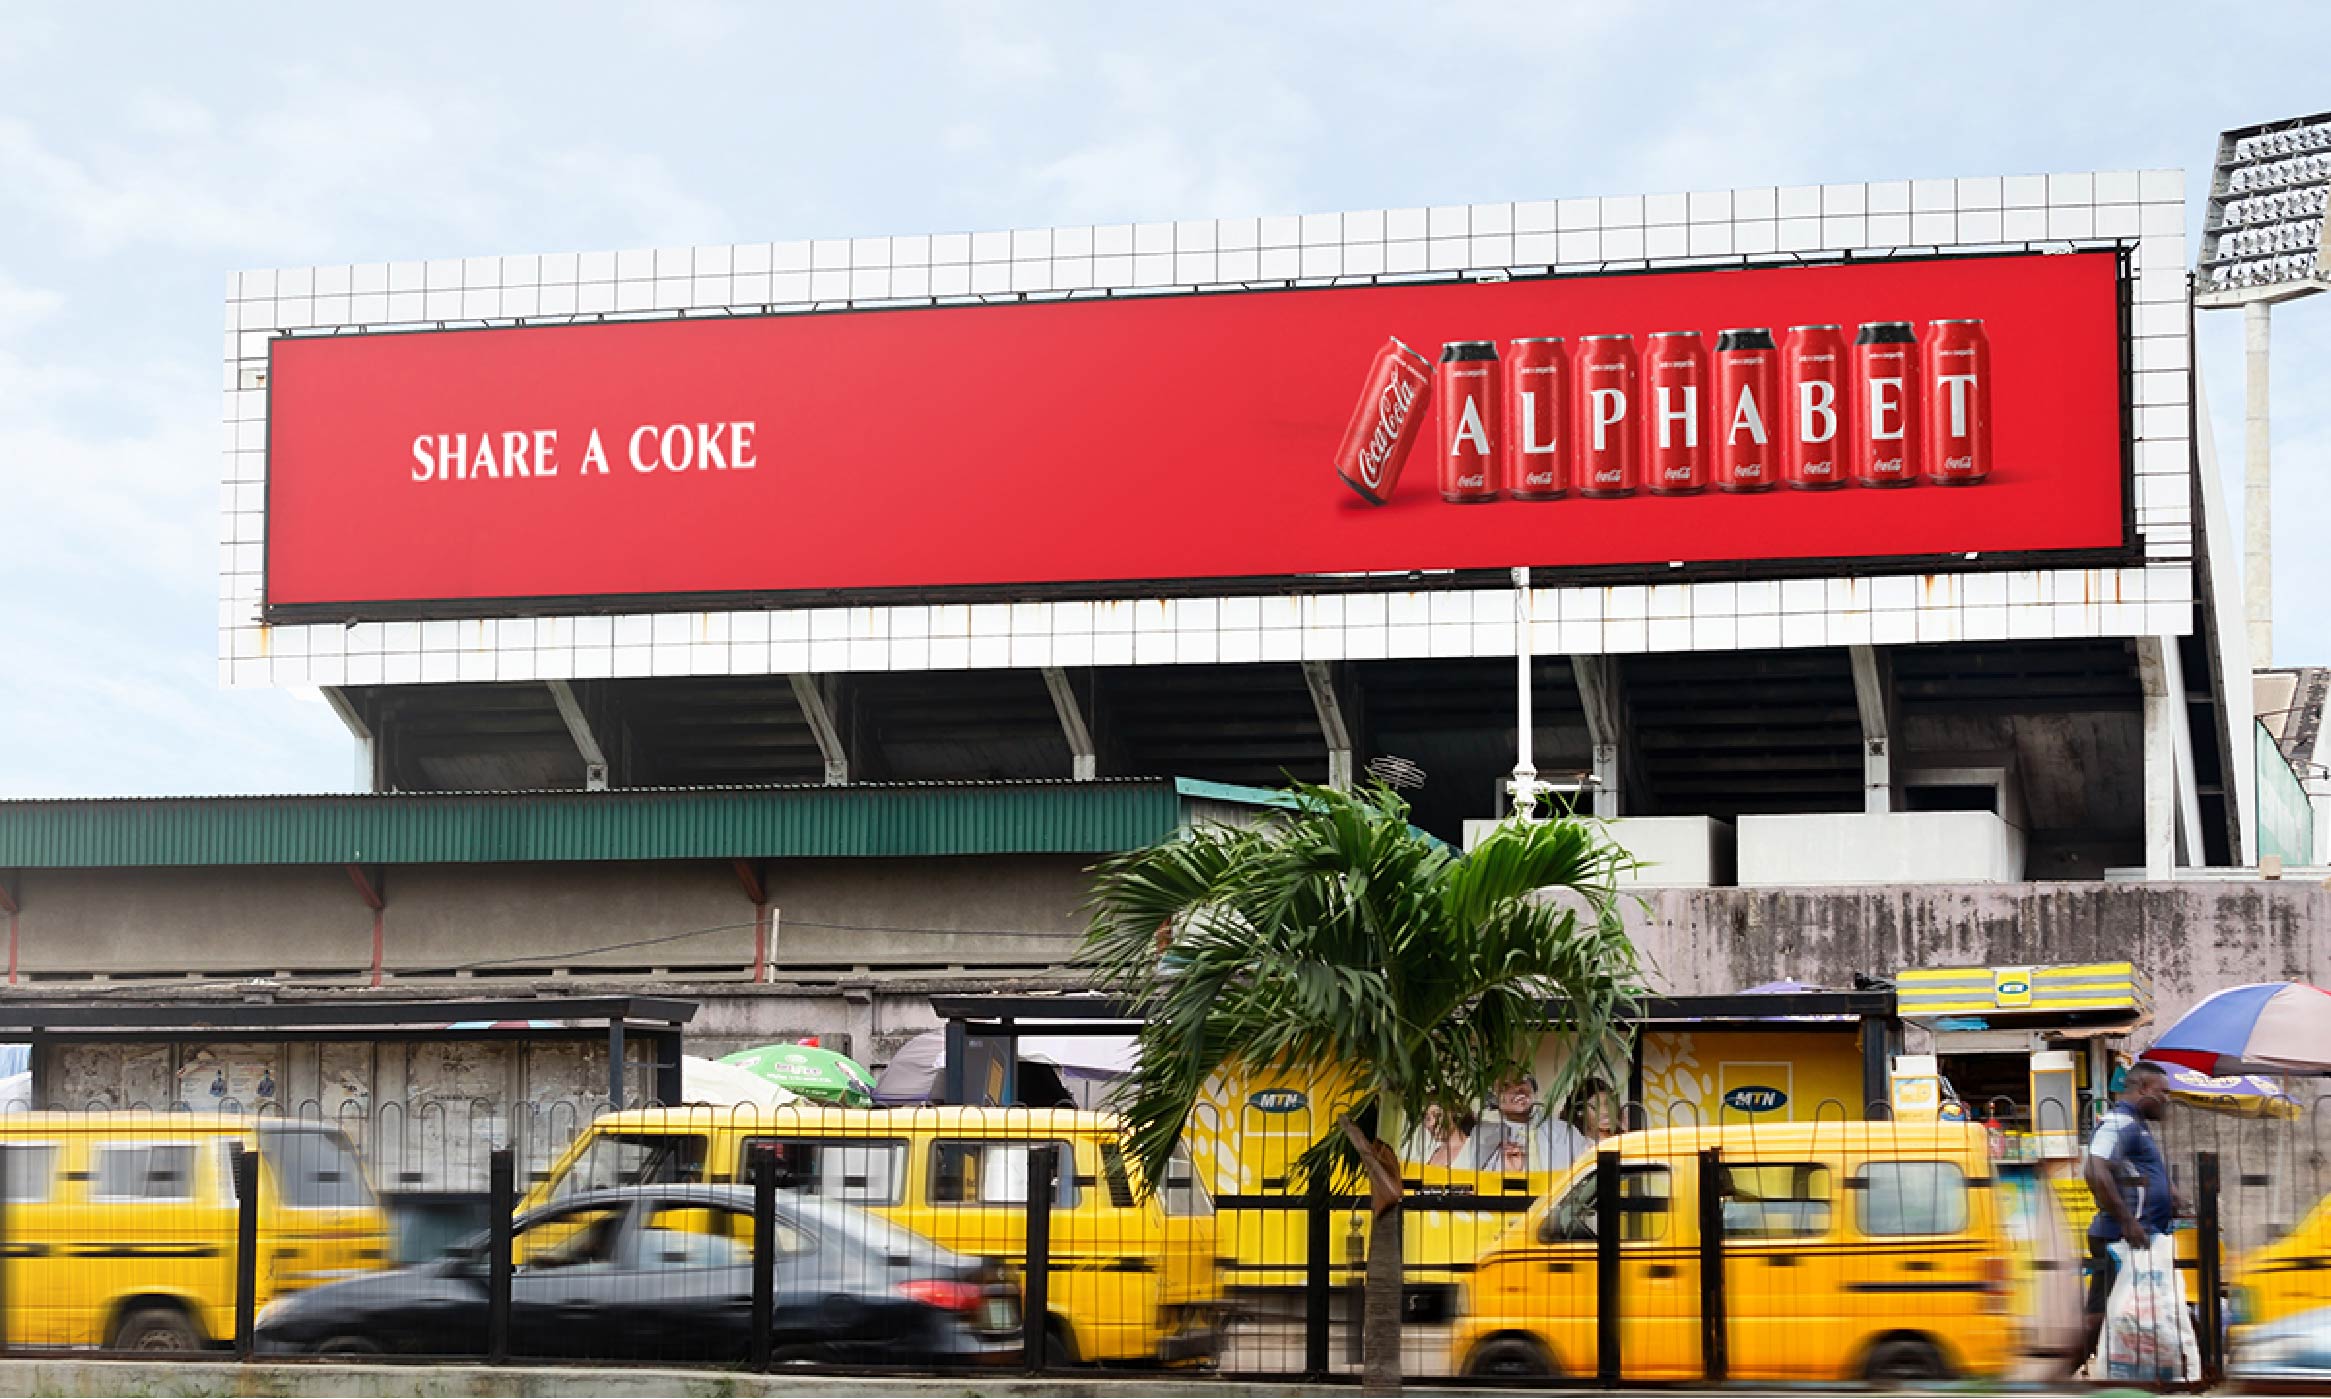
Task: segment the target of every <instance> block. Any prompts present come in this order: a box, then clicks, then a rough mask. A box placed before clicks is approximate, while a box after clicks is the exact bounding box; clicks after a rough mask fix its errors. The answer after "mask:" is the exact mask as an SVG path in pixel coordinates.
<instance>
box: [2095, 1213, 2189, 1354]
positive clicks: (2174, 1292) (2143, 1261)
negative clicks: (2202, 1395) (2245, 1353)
mask: <svg viewBox="0 0 2331 1399" xmlns="http://www.w3.org/2000/svg"><path fill="white" fill-rule="evenodd" d="M2112 1252H2113V1257H2114V1258H2115V1259H2116V1260H2118V1261H2119V1263H2120V1265H2121V1271H2120V1276H2118V1277H2116V1278H2114V1279H2113V1284H2112V1295H2111V1296H2110V1297H2108V1298H2106V1299H2105V1304H2104V1340H2103V1345H2102V1350H2103V1353H2104V1377H2105V1378H2106V1379H2108V1380H2138V1381H2142V1382H2147V1383H2153V1384H2163V1383H2169V1382H2172V1381H2177V1380H2187V1379H2199V1378H2201V1346H2200V1344H2199V1342H2198V1340H2197V1339H2196V1338H2195V1336H2194V1332H2193V1318H2192V1317H2191V1316H2189V1315H2188V1314H2187V1313H2186V1309H2185V1284H2184V1283H2183V1282H2182V1281H2180V1280H2179V1278H2178V1276H2177V1244H2176V1241H2175V1240H2173V1239H2172V1238H2171V1237H2170V1236H2169V1235H2167V1234H2155V1235H2153V1236H2152V1239H2151V1241H2150V1242H2148V1243H2147V1244H2146V1245H2145V1247H2143V1248H2131V1247H2130V1246H2129V1245H2128V1244H2127V1243H2126V1242H2121V1243H2116V1244H2114V1245H2112Z"/></svg>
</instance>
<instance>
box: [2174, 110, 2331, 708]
mask: <svg viewBox="0 0 2331 1399" xmlns="http://www.w3.org/2000/svg"><path fill="white" fill-rule="evenodd" d="M2327 198H2331V112H2318V113H2316V114H2315V115H2314V116H2311V117H2294V118H2291V119H2289V120H2285V121H2273V122H2266V123H2264V124H2263V125H2259V126H2245V127H2238V128H2236V129H2235V130H2232V131H2228V132H2226V133H2224V134H2223V135H2221V136H2219V137H2218V158H2217V163H2216V164H2215V165H2214V166H2213V167H2212V168H2211V171H2210V208H2209V216H2208V218H2207V219H2206V220H2205V221H2204V222H2203V224H2202V247H2201V262H2200V264H2199V265H2198V266H2197V267H2196V268H2195V271H2194V304H2195V305H2196V306H2198V307H2201V308H2203V309H2205V310H2215V309H2222V308H2224V307H2229V306H2239V307H2241V308H2242V340H2243V347H2244V352H2245V353H2244V382H2243V400H2242V402H2243V407H2242V428H2243V431H2242V472H2243V477H2242V536H2243V570H2244V572H2245V573H2246V574H2247V575H2248V576H2247V577H2246V579H2245V580H2244V603H2245V607H2244V612H2245V614H2246V615H2247V617H2248V620H2249V627H2250V664H2251V665H2252V666H2253V667H2255V668H2259V669H2264V668H2265V667H2267V666H2270V665H2272V664H2273V663H2274V576H2273V567H2274V563H2273V558H2274V503H2273V471H2272V468H2271V466H2270V465H2269V447H2270V444H2269V440H2268V436H2267V411H2266V404H2267V341H2268V329H2269V324H2270V323H2269V321H2268V317H2269V315H2271V314H2272V310H2273V307H2274V303H2276V302H2278V301H2289V300H2292V299H2293V298H2296V297H2301V296H2305V295H2307V294H2309V293H2310V292H2318V291H2323V290H2325V289H2326V288H2331V243H2327V242H2326V236H2327V233H2331V220H2326V219H2325V218H2324V206H2325V202H2326V199H2327Z"/></svg>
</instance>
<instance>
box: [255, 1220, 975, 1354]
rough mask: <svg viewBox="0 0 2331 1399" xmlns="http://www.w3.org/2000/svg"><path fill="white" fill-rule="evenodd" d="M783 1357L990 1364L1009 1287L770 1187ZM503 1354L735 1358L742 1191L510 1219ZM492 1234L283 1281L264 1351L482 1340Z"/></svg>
mask: <svg viewBox="0 0 2331 1399" xmlns="http://www.w3.org/2000/svg"><path fill="white" fill-rule="evenodd" d="M776 1221H777V1227H776V1231H775V1234H774V1236H773V1240H774V1243H775V1246H776V1250H777V1251H776V1264H775V1302H776V1305H775V1308H774V1314H773V1320H774V1333H775V1334H774V1335H773V1336H772V1337H771V1352H772V1355H773V1356H774V1358H775V1359H777V1360H779V1361H808V1362H818V1363H824V1364H834V1365H875V1366H882V1367H885V1368H892V1369H925V1368H932V1367H937V1366H956V1365H976V1364H984V1363H992V1362H1000V1361H1003V1360H1006V1359H1009V1358H1010V1357H1011V1356H1013V1355H1015V1354H1017V1352H1018V1348H1019V1345H1020V1294H1019V1289H1018V1287H1017V1285H1016V1284H1015V1283H1014V1281H1013V1280H1012V1279H1011V1278H1010V1277H1009V1276H1008V1275H1006V1274H1005V1273H1003V1272H1002V1271H1001V1270H1000V1269H999V1268H997V1266H996V1265H995V1264H993V1263H990V1262H985V1261H982V1260H978V1259H971V1258H965V1257H962V1256H961V1255H959V1254H954V1253H950V1252H948V1251H947V1250H946V1249H943V1248H941V1247H940V1246H939V1245H937V1244H935V1243H933V1242H931V1241H930V1240H929V1239H926V1238H924V1237H922V1236H921V1235H919V1234H915V1233H912V1232H910V1231H908V1230H905V1229H902V1228H899V1227H898V1226H897V1225H895V1224H891V1223H889V1222H888V1221H886V1220H882V1219H878V1218H876V1217H874V1216H873V1215H870V1214H868V1213H866V1212H865V1211H864V1210H861V1209H857V1208H855V1207H853V1206H850V1205H845V1204H839V1203H836V1202H833V1201H829V1200H817V1199H811V1198H806V1197H802V1196H797V1195H794V1194H792V1193H791V1192H779V1195H778V1200H777V1215H776ZM512 1229H513V1238H512V1249H511V1258H512V1260H513V1268H512V1272H511V1278H510V1352H511V1354H512V1355H514V1356H527V1357H535V1358H557V1359H573V1360H585V1359H588V1360H632V1361H731V1362H733V1361H740V1360H743V1359H745V1358H746V1357H747V1356H748V1354H749V1353H750V1338H751V1329H752V1328H751V1319H752V1297H753V1272H752V1258H753V1243H752V1241H753V1195H752V1191H750V1190H749V1189H744V1188H740V1187H734V1186H719V1185H663V1186H649V1187H645V1188H640V1189H631V1190H600V1191H592V1192H589V1193H586V1194H581V1195H576V1196H572V1197H569V1198H567V1199H565V1200H562V1201H560V1202H559V1203H558V1204H555V1205H551V1206H547V1207H545V1208H542V1209H538V1210H533V1211H530V1212H528V1213H526V1214H523V1215H521V1216H519V1217H518V1219H517V1220H515V1221H514V1222H513V1226H512ZM488 1256H489V1255H488V1246H487V1242H486V1239H485V1236H483V1235H480V1236H477V1237H474V1238H472V1239H469V1240H467V1241H466V1242H464V1243H462V1244H460V1245H458V1246H456V1247H455V1248H454V1249H452V1250H450V1251H449V1252H448V1253H447V1254H446V1255H445V1257H443V1258H441V1259H439V1260H438V1261H436V1262H434V1263H429V1264H425V1265H422V1266H420V1267H413V1268H400V1269H397V1270H395V1271H394V1272H386V1273H378V1274H374V1275H372V1276H369V1277H362V1278H354V1279H350V1280H349V1281H346V1282H339V1283H333V1284H331V1285H329V1286H326V1287H319V1288H316V1289H314V1290H313V1291H308V1292H299V1293H294V1294H292V1295H291V1296H288V1297H285V1298H282V1299H281V1300H279V1301H276V1302H275V1303H273V1304H272V1305H270V1306H269V1307H268V1308H267V1309H266V1310H265V1311H263V1312H262V1313H260V1315H259V1319H258V1330H257V1338H256V1339H257V1343H258V1346H259V1348H260V1349H261V1350H264V1351H270V1352H275V1353H279V1354H280V1353H286V1352H306V1353H339V1354H368V1353H401V1354H416V1355H444V1356H459V1355H479V1354H483V1353H484V1351H485V1349H486V1310H487V1307H486V1296H487V1281H488V1280H487V1260H488Z"/></svg>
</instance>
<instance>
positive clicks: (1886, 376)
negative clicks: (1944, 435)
mask: <svg viewBox="0 0 2331 1399" xmlns="http://www.w3.org/2000/svg"><path fill="white" fill-rule="evenodd" d="M1919 378H1920V365H1919V362H1918V331H1917V328H1916V327H1914V326H1912V325H1911V324H1910V322H1908V321H1869V322H1866V323H1864V324H1863V326H1862V328H1861V329H1860V331H1858V332H1857V333H1856V334H1855V335H1854V338H1853V382H1854V415H1853V416H1854V442H1853V447H1854V456H1853V479H1854V480H1855V481H1856V482H1858V483H1860V484H1861V485H1864V486H1912V485H1916V484H1917V483H1918V446H1919V442H1918V435H1919V434H1918V381H1919Z"/></svg>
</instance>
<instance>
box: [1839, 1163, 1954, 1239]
mask: <svg viewBox="0 0 2331 1399" xmlns="http://www.w3.org/2000/svg"><path fill="white" fill-rule="evenodd" d="M1854 1184H1855V1185H1856V1186H1857V1187H1858V1188H1857V1189H1856V1191H1855V1194H1857V1195H1859V1196H1860V1197H1861V1198H1860V1200H1859V1202H1858V1203H1857V1204H1856V1205H1855V1214H1854V1223H1855V1225H1856V1226H1857V1227H1858V1228H1860V1230H1861V1231H1862V1232H1863V1233H1864V1234H1868V1235H1870V1236H1872V1237H1874V1238H1887V1237H1891V1236H1894V1235H1902V1234H1955V1233H1958V1232H1959V1231H1960V1230H1962V1229H1964V1228H1966V1227H1967V1173H1966V1172H1964V1171H1962V1170H1960V1169H1959V1168H1958V1166H1957V1165H1956V1164H1955V1163H1953V1162H1949V1161H1872V1162H1870V1163H1869V1164H1868V1165H1866V1166H1864V1167H1862V1171H1861V1175H1860V1176H1859V1177H1858V1178H1857V1179H1856V1180H1855V1182H1854Z"/></svg>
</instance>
